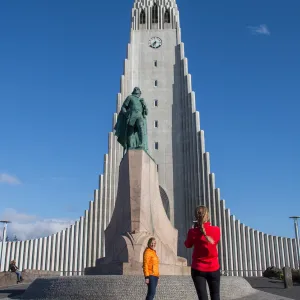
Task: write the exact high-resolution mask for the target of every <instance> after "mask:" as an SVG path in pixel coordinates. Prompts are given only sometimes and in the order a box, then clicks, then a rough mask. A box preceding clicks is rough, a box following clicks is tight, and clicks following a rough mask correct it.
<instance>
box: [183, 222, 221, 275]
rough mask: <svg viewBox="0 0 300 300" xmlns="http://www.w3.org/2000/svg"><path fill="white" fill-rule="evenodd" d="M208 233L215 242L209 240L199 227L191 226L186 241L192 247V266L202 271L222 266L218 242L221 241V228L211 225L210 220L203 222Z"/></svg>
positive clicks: (187, 245) (214, 269) (209, 270)
mask: <svg viewBox="0 0 300 300" xmlns="http://www.w3.org/2000/svg"><path fill="white" fill-rule="evenodd" d="M203 226H204V228H205V230H206V235H207V236H210V237H211V238H212V239H213V240H214V242H215V243H214V244H211V243H209V242H208V241H207V239H206V238H205V236H204V234H203V233H201V231H200V229H199V228H191V229H190V230H189V232H188V236H187V239H186V241H185V242H184V244H185V246H186V247H187V248H192V247H193V246H194V251H193V259H192V268H193V269H195V270H198V271H202V272H214V271H217V270H218V269H219V268H220V264H219V256H218V249H217V244H218V243H219V241H220V236H221V232H220V228H219V227H217V226H211V225H210V223H209V222H207V223H204V224H203Z"/></svg>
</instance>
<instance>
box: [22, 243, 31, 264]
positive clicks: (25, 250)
mask: <svg viewBox="0 0 300 300" xmlns="http://www.w3.org/2000/svg"><path fill="white" fill-rule="evenodd" d="M29 242H30V241H29V240H27V241H25V243H24V259H23V269H24V270H27V269H28V258H29V255H30V254H31V253H29Z"/></svg>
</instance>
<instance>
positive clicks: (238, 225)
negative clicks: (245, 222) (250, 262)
mask: <svg viewBox="0 0 300 300" xmlns="http://www.w3.org/2000/svg"><path fill="white" fill-rule="evenodd" d="M235 236H236V247H237V270H238V272H237V276H243V275H244V267H243V257H242V253H243V251H242V237H241V222H240V220H236V221H235Z"/></svg>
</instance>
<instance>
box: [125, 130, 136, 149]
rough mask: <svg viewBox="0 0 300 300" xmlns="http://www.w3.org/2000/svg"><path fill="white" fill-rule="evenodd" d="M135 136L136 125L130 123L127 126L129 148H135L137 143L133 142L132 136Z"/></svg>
mask: <svg viewBox="0 0 300 300" xmlns="http://www.w3.org/2000/svg"><path fill="white" fill-rule="evenodd" d="M133 136H134V127H133V126H130V125H128V127H127V147H126V148H127V149H126V150H128V149H132V148H135V145H133V143H132V137H133Z"/></svg>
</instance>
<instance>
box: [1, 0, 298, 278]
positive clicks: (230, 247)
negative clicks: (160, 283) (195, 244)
mask: <svg viewBox="0 0 300 300" xmlns="http://www.w3.org/2000/svg"><path fill="white" fill-rule="evenodd" d="M130 33H131V34H130V42H129V44H128V47H127V58H126V60H125V64H124V74H123V75H122V77H121V88H120V93H119V94H118V95H117V101H116V102H117V105H116V113H115V114H114V116H113V125H114V124H115V122H116V118H117V113H118V112H119V110H120V108H121V105H122V103H123V101H124V100H125V98H126V97H127V96H128V95H129V94H130V93H131V92H132V90H133V88H134V87H135V86H139V87H140V88H141V90H142V93H143V95H142V97H143V98H144V99H145V100H146V102H147V104H148V108H149V116H148V136H149V153H150V155H151V156H152V157H153V158H154V160H155V161H156V163H157V170H158V175H159V186H160V187H159V189H160V195H161V198H162V201H163V205H164V208H165V210H166V213H167V216H168V217H169V219H170V221H171V223H172V224H173V226H174V227H175V228H176V229H177V230H178V255H179V256H182V257H186V258H187V259H188V260H189V261H190V259H191V252H190V251H187V250H186V249H185V247H184V246H183V242H184V239H185V236H186V233H187V231H188V229H189V228H190V226H191V225H192V221H193V212H194V208H195V206H197V205H199V204H204V205H206V206H207V207H209V209H210V211H211V221H212V224H214V225H217V226H220V227H221V231H222V239H221V242H220V246H219V253H220V263H221V268H222V270H223V271H224V272H225V273H226V274H227V275H230V276H261V275H262V271H263V270H264V269H266V268H267V267H268V266H277V267H283V266H290V267H292V268H297V267H298V266H299V261H298V260H297V255H296V253H297V251H299V250H298V249H297V244H296V240H295V239H290V238H285V237H278V236H272V235H269V234H267V233H263V232H260V231H258V230H256V229H253V228H249V227H248V226H246V225H245V224H243V223H242V222H241V221H240V220H239V219H237V218H236V217H235V216H234V215H233V214H231V211H230V209H229V208H227V207H226V205H225V201H224V200H222V199H221V196H220V190H219V189H218V188H216V185H215V175H214V174H213V173H211V170H210V155H209V153H208V152H206V150H205V139H204V131H203V130H201V128H200V115H199V112H198V111H197V110H196V99H195V93H194V92H193V90H192V81H191V75H190V74H189V71H188V61H187V58H186V57H185V52H184V44H183V42H182V40H181V29H180V23H179V11H178V7H177V4H176V1H175V0H157V1H154V0H136V1H135V2H134V7H133V9H132V20H131V31H130ZM122 153H123V149H121V146H120V145H119V144H118V143H117V141H116V138H115V136H114V133H113V132H110V133H109V138H108V153H107V154H106V155H105V156H104V172H103V174H102V175H101V176H100V178H99V189H97V190H95V193H94V200H93V201H91V202H90V203H89V209H88V210H86V211H85V213H84V215H83V216H82V217H81V218H80V219H79V220H78V221H77V222H75V224H74V225H72V226H70V227H69V228H66V229H65V230H63V231H61V232H58V233H56V234H53V235H52V236H49V237H44V238H40V239H34V240H27V241H21V242H8V243H4V249H3V250H4V251H3V254H2V262H3V263H2V264H1V270H7V269H8V265H9V261H10V260H11V259H15V260H16V261H17V265H18V266H19V267H20V269H37V270H49V271H60V272H61V273H62V274H63V275H82V274H84V271H85V269H86V268H90V267H95V266H96V261H97V259H99V258H101V257H105V254H106V253H105V236H104V231H105V229H106V228H107V226H108V224H109V222H110V220H111V217H112V214H113V210H114V206H115V201H116V198H117V188H118V176H119V165H120V162H121V159H122V155H123V154H122ZM0 247H2V244H1V245H0ZM0 253H2V252H1V251H0Z"/></svg>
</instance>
